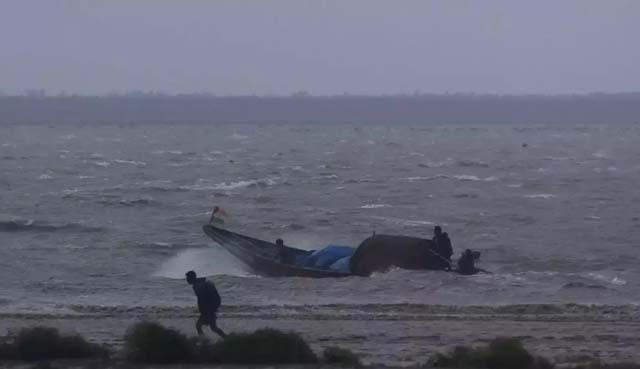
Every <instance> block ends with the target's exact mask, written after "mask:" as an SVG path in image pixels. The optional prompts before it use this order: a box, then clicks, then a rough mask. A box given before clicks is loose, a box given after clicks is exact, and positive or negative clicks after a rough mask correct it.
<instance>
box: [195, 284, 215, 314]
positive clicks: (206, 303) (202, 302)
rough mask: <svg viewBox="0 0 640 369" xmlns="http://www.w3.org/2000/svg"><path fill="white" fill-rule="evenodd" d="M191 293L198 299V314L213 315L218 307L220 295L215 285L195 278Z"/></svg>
mask: <svg viewBox="0 0 640 369" xmlns="http://www.w3.org/2000/svg"><path fill="white" fill-rule="evenodd" d="M193 292H195V293H196V296H197V297H198V310H199V311H200V314H207V313H215V312H216V311H218V308H219V307H220V303H221V300H220V294H219V293H218V289H217V288H216V285H215V284H213V282H211V281H207V279H206V278H196V280H195V281H194V282H193Z"/></svg>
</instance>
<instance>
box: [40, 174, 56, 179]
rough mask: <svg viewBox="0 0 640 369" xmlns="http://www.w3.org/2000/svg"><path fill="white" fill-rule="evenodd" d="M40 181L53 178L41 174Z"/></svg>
mask: <svg viewBox="0 0 640 369" xmlns="http://www.w3.org/2000/svg"><path fill="white" fill-rule="evenodd" d="M38 179H53V177H52V176H50V175H48V174H41V175H40V177H38Z"/></svg>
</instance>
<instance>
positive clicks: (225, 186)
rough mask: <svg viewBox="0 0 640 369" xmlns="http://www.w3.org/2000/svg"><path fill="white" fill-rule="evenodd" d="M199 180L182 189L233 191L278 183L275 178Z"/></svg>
mask: <svg viewBox="0 0 640 369" xmlns="http://www.w3.org/2000/svg"><path fill="white" fill-rule="evenodd" d="M198 182H200V183H196V184H193V185H189V186H181V187H180V189H184V190H191V191H216V190H217V191H232V190H237V189H241V188H246V187H252V186H258V185H264V186H273V185H275V184H277V183H278V182H277V181H276V180H275V179H274V178H263V179H252V180H242V181H237V182H221V183H216V184H206V183H203V182H205V181H204V180H199V181H198Z"/></svg>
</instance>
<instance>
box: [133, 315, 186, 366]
mask: <svg viewBox="0 0 640 369" xmlns="http://www.w3.org/2000/svg"><path fill="white" fill-rule="evenodd" d="M124 353H125V357H126V358H127V359H128V360H130V361H133V362H140V363H152V364H165V363H180V362H190V361H193V344H192V343H191V342H190V341H189V340H188V339H187V337H186V336H185V335H183V334H182V333H180V332H178V331H176V330H174V329H170V328H165V327H163V326H162V325H160V324H158V323H154V322H146V321H144V322H139V323H136V324H134V325H133V326H131V327H130V328H129V329H128V330H127V333H126V334H125V336H124Z"/></svg>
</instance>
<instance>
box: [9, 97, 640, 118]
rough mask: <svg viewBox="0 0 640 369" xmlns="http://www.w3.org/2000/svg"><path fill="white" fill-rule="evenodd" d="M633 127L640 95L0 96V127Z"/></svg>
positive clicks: (639, 106)
mask: <svg viewBox="0 0 640 369" xmlns="http://www.w3.org/2000/svg"><path fill="white" fill-rule="evenodd" d="M62 123H78V124H141V123H142V124H144V123H149V124H154V123H155V124H189V123H192V124H193V123H195V124H217V123H372V124H393V123H402V124H487V123H492V124H611V123H613V124H640V92H633V93H619V94H603V93H594V94H582V95H475V94H447V95H433V94H416V95H386V96H361V95H338V96H311V95H308V94H305V93H300V94H294V95H292V96H289V97H284V96H281V97H269V96H265V97H261V96H229V97H220V96H214V95H207V94H186V95H164V94H154V93H139V94H126V95H111V96H77V95H58V96H47V95H44V93H42V94H40V95H38V94H35V95H30V96H0V124H4V125H6V124H62Z"/></svg>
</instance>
